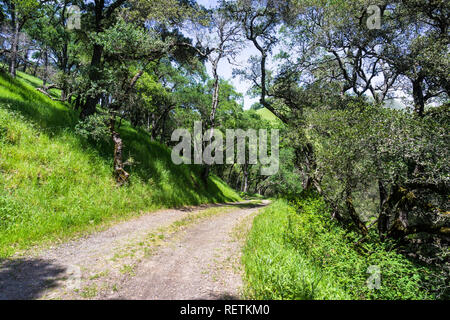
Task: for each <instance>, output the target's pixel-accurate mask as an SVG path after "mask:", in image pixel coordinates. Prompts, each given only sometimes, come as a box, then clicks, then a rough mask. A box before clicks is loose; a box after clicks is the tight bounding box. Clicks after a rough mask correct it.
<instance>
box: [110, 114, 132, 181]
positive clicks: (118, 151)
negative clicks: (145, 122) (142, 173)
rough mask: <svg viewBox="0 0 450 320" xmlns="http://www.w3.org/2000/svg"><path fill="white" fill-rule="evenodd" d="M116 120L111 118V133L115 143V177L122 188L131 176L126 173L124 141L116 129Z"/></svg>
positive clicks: (113, 117)
mask: <svg viewBox="0 0 450 320" xmlns="http://www.w3.org/2000/svg"><path fill="white" fill-rule="evenodd" d="M115 124H116V118H115V116H113V115H112V116H111V119H110V126H109V129H110V132H111V139H112V141H113V143H114V175H115V177H116V181H117V183H118V184H119V185H120V186H121V185H124V184H125V183H127V182H128V180H129V177H130V174H129V173H128V172H126V171H125V169H124V164H123V155H122V152H123V141H122V138H121V137H120V134H119V132H117V131H116V129H115Z"/></svg>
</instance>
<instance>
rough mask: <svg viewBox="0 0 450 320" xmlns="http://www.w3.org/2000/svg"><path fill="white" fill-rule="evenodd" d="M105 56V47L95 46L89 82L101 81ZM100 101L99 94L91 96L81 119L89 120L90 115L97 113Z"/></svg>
mask: <svg viewBox="0 0 450 320" xmlns="http://www.w3.org/2000/svg"><path fill="white" fill-rule="evenodd" d="M102 54H103V47H102V46H100V45H94V50H93V53H92V59H91V70H90V72H89V80H90V81H91V82H96V81H98V80H99V79H100V76H101V70H100V66H101V59H102ZM99 100H100V96H99V95H98V94H95V93H93V94H91V95H89V96H88V97H87V98H86V102H85V104H84V106H83V109H82V111H81V114H80V117H81V118H82V119H85V118H87V117H88V116H90V115H93V114H94V113H95V112H96V111H97V103H98V102H99Z"/></svg>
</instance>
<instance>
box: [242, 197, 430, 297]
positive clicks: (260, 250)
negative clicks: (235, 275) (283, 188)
mask: <svg viewBox="0 0 450 320" xmlns="http://www.w3.org/2000/svg"><path fill="white" fill-rule="evenodd" d="M359 237H360V236H357V235H355V234H353V233H351V232H346V231H344V230H343V229H342V228H341V227H340V226H338V225H337V224H335V223H334V222H333V221H332V220H331V219H330V218H329V212H328V209H327V207H326V205H325V203H324V201H323V200H322V199H321V198H320V197H317V196H305V197H303V198H301V199H298V200H297V203H296V204H294V205H292V204H289V203H288V202H286V201H284V200H278V201H275V202H274V203H273V204H272V205H270V206H269V207H268V208H266V209H265V210H264V211H263V212H262V213H261V214H260V215H258V216H257V217H256V218H255V220H254V222H253V227H252V230H251V231H250V234H249V237H248V240H247V243H246V246H245V247H244V251H243V257H242V259H243V263H244V266H245V271H246V276H245V280H246V289H245V294H246V296H247V298H253V299H395V300H397V299H433V294H432V293H431V292H432V289H433V288H432V285H430V283H428V284H427V282H426V281H427V279H428V278H430V277H432V271H431V270H430V269H427V268H425V267H423V266H419V265H417V264H415V263H413V262H411V261H409V260H408V259H406V258H405V257H404V256H402V255H400V254H399V253H397V252H396V251H395V250H393V249H392V247H390V245H389V243H380V242H378V241H377V240H376V239H375V237H372V238H370V239H369V240H368V241H367V242H366V243H364V245H363V246H362V247H360V248H356V247H355V246H354V243H355V242H356V239H358V238H359ZM370 266H377V267H378V268H379V270H380V272H381V273H380V275H381V278H380V285H381V286H380V287H379V288H372V289H371V288H369V287H368V285H367V280H368V278H369V276H370V275H371V274H370V272H368V270H369V267H370Z"/></svg>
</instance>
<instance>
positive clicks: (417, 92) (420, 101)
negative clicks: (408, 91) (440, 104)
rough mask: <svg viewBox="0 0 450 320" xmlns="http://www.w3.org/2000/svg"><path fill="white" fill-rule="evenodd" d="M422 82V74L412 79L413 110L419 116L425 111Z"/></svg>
mask: <svg viewBox="0 0 450 320" xmlns="http://www.w3.org/2000/svg"><path fill="white" fill-rule="evenodd" d="M422 82H423V77H422V76H418V77H417V79H414V80H413V81H412V84H413V98H414V112H415V113H416V114H417V115H418V116H419V117H423V114H424V111H425V99H424V96H423V89H422Z"/></svg>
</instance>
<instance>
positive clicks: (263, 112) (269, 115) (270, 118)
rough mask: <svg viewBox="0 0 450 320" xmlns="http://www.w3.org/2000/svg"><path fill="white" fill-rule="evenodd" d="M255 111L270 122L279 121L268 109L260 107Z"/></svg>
mask: <svg viewBox="0 0 450 320" xmlns="http://www.w3.org/2000/svg"><path fill="white" fill-rule="evenodd" d="M256 113H257V114H259V115H260V117H261V118H263V119H264V120H267V121H271V122H280V119H278V118H277V116H276V115H274V114H273V113H272V112H271V111H270V110H269V109H267V108H261V109H258V110H256Z"/></svg>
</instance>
